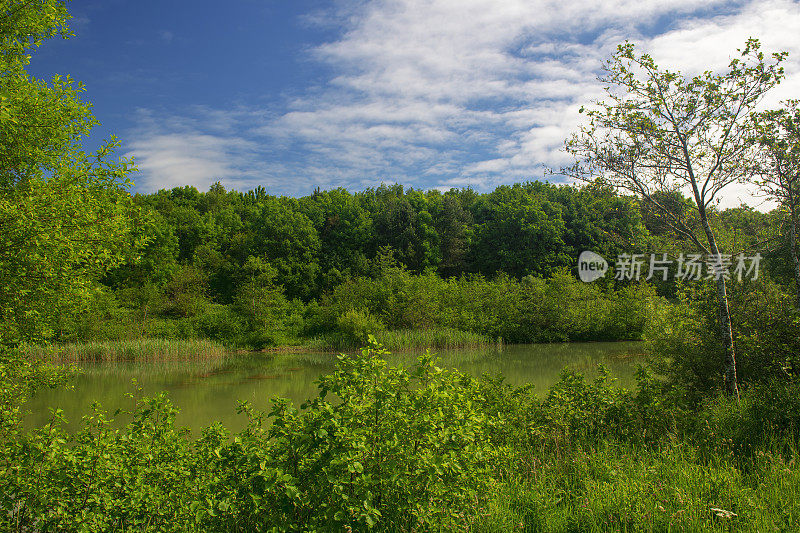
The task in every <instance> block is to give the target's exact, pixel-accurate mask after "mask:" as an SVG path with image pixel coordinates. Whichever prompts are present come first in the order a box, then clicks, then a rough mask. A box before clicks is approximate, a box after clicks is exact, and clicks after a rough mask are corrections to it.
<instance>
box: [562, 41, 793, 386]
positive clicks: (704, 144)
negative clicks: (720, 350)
mask: <svg viewBox="0 0 800 533" xmlns="http://www.w3.org/2000/svg"><path fill="white" fill-rule="evenodd" d="M785 57H786V54H785V53H776V54H772V55H771V56H769V57H766V56H765V55H764V53H763V52H761V50H760V44H759V41H758V40H756V39H749V40H748V41H747V42H746V44H745V46H744V48H742V49H741V50H739V56H738V57H736V58H734V59H733V60H732V61H731V62H730V63H729V65H728V68H727V70H726V71H725V72H722V73H714V72H711V71H706V72H703V73H702V74H699V75H696V76H693V77H687V76H684V75H682V74H681V73H680V72H677V71H675V72H673V71H670V70H666V69H662V68H660V67H659V66H658V65H657V64H656V63H655V61H654V59H653V58H652V57H651V56H650V55H648V54H646V53H645V54H638V53H637V51H636V50H635V49H634V45H633V44H631V43H627V42H626V43H625V44H622V45H619V46H618V47H617V51H616V52H615V53H614V54H613V55H612V56H611V58H610V59H609V60H608V61H606V62H605V63H604V66H603V73H602V74H601V76H600V77H599V78H598V79H599V80H600V81H601V82H602V83H603V84H604V85H605V92H606V97H607V98H606V99H605V100H604V101H598V102H595V105H593V106H592V108H591V109H583V108H582V109H581V112H582V113H585V114H586V115H587V117H588V124H587V125H586V126H584V127H582V128H581V130H580V131H579V132H578V133H576V134H575V135H573V136H572V137H571V138H570V139H568V140H567V142H566V149H567V152H569V153H570V154H572V155H573V156H574V157H575V158H576V162H575V164H574V165H572V166H571V167H568V168H565V169H562V172H563V173H565V174H567V175H570V176H573V177H577V178H579V179H584V180H591V179H595V178H596V177H598V176H599V177H602V178H603V179H605V180H607V181H608V182H609V183H611V184H612V185H614V186H616V187H618V188H620V189H623V190H626V191H629V192H630V193H633V194H634V195H636V196H638V197H639V198H640V200H641V201H642V202H643V204H645V205H647V206H648V207H649V208H651V209H652V210H653V211H654V212H657V213H659V215H660V216H661V217H662V220H663V222H664V224H665V225H666V226H667V227H669V228H670V229H671V230H673V231H674V232H675V233H676V234H677V235H679V236H682V237H683V238H685V239H687V240H688V241H689V242H691V243H693V245H694V246H695V247H696V249H697V251H699V252H702V253H704V254H705V255H706V257H708V256H711V257H717V258H719V257H720V253H721V251H720V249H719V247H718V245H717V239H716V236H715V234H714V230H713V229H712V226H711V224H710V222H709V215H710V213H711V212H712V211H713V209H714V207H715V205H716V204H717V203H718V201H719V199H720V197H721V195H722V193H723V191H724V190H725V189H726V188H727V187H728V186H730V185H731V184H734V183H737V182H743V181H745V180H748V179H750V178H751V177H752V166H751V165H749V164H746V163H745V162H746V161H747V160H748V157H751V156H752V152H753V150H754V147H753V143H752V142H750V141H751V139H752V131H753V129H752V127H753V125H752V122H751V120H750V117H751V114H752V113H753V112H754V111H755V108H756V106H757V105H758V104H759V102H760V101H761V99H762V97H763V96H764V94H765V93H766V92H767V91H769V90H770V89H771V88H772V87H774V86H775V85H776V84H778V83H779V82H780V80H781V78H782V77H783V69H782V67H781V65H780V64H781V62H782V61H783V60H784V59H785ZM676 191H679V192H682V193H684V194H687V195H688V196H689V197H690V198H691V199H692V200H693V206H692V207H693V209H694V210H695V211H696V213H694V214H695V215H696V219H697V220H698V221H699V227H697V226H694V225H691V224H688V223H687V222H686V217H685V214H683V213H680V212H675V210H674V209H673V208H672V206H670V205H668V204H666V203H664V202H662V201H661V199H662V198H668V197H671V196H672V195H673V194H674V193H675V192H676ZM693 218H694V217H693ZM715 284H716V300H717V310H718V318H719V322H718V323H719V335H720V340H721V341H722V345H723V346H724V350H725V359H724V360H725V362H724V368H723V369H721V370H722V373H723V376H724V382H725V389H726V390H727V391H728V392H729V393H730V394H732V395H734V396H736V397H738V394H739V391H738V385H737V379H736V351H735V347H734V343H733V331H732V325H731V318H730V310H729V307H728V296H727V287H726V279H725V276H717V277H716V279H715Z"/></svg>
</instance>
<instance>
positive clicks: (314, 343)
mask: <svg viewBox="0 0 800 533" xmlns="http://www.w3.org/2000/svg"><path fill="white" fill-rule="evenodd" d="M374 336H375V339H376V340H377V341H378V342H379V343H381V344H382V345H383V346H384V347H386V348H387V349H388V350H390V351H393V352H402V351H407V350H418V349H424V348H432V349H436V350H442V349H449V348H468V347H475V346H490V345H493V344H495V343H496V342H497V341H495V340H493V339H491V338H489V337H487V336H486V335H481V334H478V333H472V332H469V331H461V330H458V329H451V328H428V329H401V330H389V331H378V332H375V333H374ZM365 343H366V339H364V340H354V339H352V338H351V337H348V336H345V335H339V334H337V333H336V332H334V333H329V334H326V335H323V336H321V337H317V338H314V339H311V340H310V341H309V342H308V343H307V344H306V347H307V348H308V349H311V350H333V351H336V350H352V349H357V348H361V347H362V346H364V344H365Z"/></svg>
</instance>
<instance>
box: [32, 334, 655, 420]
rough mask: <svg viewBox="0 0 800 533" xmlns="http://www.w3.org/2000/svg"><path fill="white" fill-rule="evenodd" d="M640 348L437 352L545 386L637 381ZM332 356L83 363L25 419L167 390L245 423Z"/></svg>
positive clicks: (396, 359)
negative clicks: (567, 374) (589, 379)
mask: <svg viewBox="0 0 800 533" xmlns="http://www.w3.org/2000/svg"><path fill="white" fill-rule="evenodd" d="M640 352H641V344H640V343H574V344H538V345H511V346H504V347H502V348H501V349H498V348H495V347H493V348H488V349H478V350H476V349H466V350H449V351H445V352H442V353H440V354H439V356H440V358H441V366H444V367H448V368H458V369H459V370H461V371H462V372H466V373H469V374H473V375H481V374H484V373H487V374H492V375H498V374H501V375H503V376H504V377H505V379H506V381H507V382H509V383H512V384H514V385H522V384H532V385H533V386H534V390H535V391H537V392H538V393H539V394H542V393H544V392H545V391H546V390H547V388H548V387H549V386H550V385H552V384H553V383H554V382H555V381H556V380H557V379H558V376H559V374H560V372H561V370H562V369H564V368H565V367H567V368H571V369H575V370H577V371H579V372H582V373H584V374H586V375H588V376H592V375H595V374H596V372H597V364H598V363H602V364H604V365H605V366H606V367H608V368H609V369H610V370H611V373H612V374H613V376H615V377H617V378H619V383H620V385H622V386H632V385H633V383H634V380H633V374H634V372H635V367H636V365H635V364H634V363H635V362H636V361H637V360H639V361H640V360H641V359H640V358H639V355H640ZM388 359H389V360H390V362H391V363H393V364H402V365H405V366H410V365H413V364H414V362H415V359H416V356H415V355H413V354H395V355H391V356H389V357H388ZM334 362H335V357H334V356H333V355H331V354H244V355H242V354H232V355H231V357H230V358H229V359H228V360H226V361H225V362H223V363H219V362H216V363H207V362H203V363H178V362H175V363H103V364H84V365H82V369H83V372H82V373H81V374H80V375H78V376H77V377H76V378H75V379H74V380H73V385H74V387H73V389H72V390H65V389H57V390H46V391H41V392H40V393H38V394H37V395H36V396H35V397H34V398H33V399H31V400H30V401H29V402H28V404H27V408H28V410H29V411H30V413H29V415H28V416H27V417H26V425H27V426H29V427H35V426H38V425H41V424H43V423H45V422H46V421H47V420H48V418H49V416H50V414H49V413H50V409H51V408H56V407H58V408H61V409H63V410H64V415H65V417H66V418H67V420H68V421H69V427H70V428H75V427H77V425H78V424H79V423H80V419H81V417H82V416H83V415H85V414H86V413H87V412H88V409H89V407H90V406H91V405H92V402H93V401H95V400H97V401H99V402H100V403H101V405H102V406H103V407H104V408H105V409H106V410H107V411H109V412H111V413H113V412H114V411H115V410H116V409H130V407H131V405H132V404H131V400H130V399H129V398H127V397H126V396H125V393H126V392H133V393H138V392H137V391H138V390H141V393H142V394H145V395H151V394H155V393H157V392H159V391H162V390H165V391H167V392H168V393H169V396H170V398H171V399H172V401H173V402H174V403H175V405H176V406H178V407H179V408H180V410H181V412H180V414H179V415H178V418H177V423H178V425H182V426H187V427H190V428H192V429H193V430H197V429H200V428H202V427H204V426H208V425H209V424H211V423H212V422H215V421H221V422H222V423H223V424H225V425H226V426H227V427H229V428H230V429H232V430H237V429H240V428H241V427H242V426H243V425H244V424H245V419H244V417H243V416H241V415H238V414H237V413H236V407H237V402H238V401H249V402H251V403H252V404H253V405H254V406H255V407H257V408H262V409H265V408H267V407H268V406H269V399H270V398H273V397H275V396H281V397H285V398H289V399H291V400H293V401H294V402H296V403H300V402H302V401H303V400H305V399H307V398H309V397H311V396H313V395H315V394H316V390H317V389H316V386H315V385H314V381H315V380H316V379H317V378H318V377H319V376H320V375H321V374H324V373H327V372H330V371H331V370H333V365H334Z"/></svg>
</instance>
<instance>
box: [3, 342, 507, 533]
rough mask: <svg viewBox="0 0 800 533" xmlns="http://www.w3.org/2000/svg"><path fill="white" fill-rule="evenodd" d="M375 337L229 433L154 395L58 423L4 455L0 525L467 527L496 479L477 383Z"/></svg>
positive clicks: (304, 528)
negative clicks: (379, 344) (74, 423)
mask: <svg viewBox="0 0 800 533" xmlns="http://www.w3.org/2000/svg"><path fill="white" fill-rule="evenodd" d="M382 353H384V352H383V351H381V350H380V349H379V348H378V349H369V348H368V349H365V350H364V351H363V352H362V353H361V354H360V355H358V356H355V357H349V356H341V357H340V359H339V363H338V365H337V368H336V370H335V372H334V373H333V374H331V375H328V376H324V377H323V378H321V379H320V382H319V388H320V392H319V395H318V396H317V397H316V398H314V399H312V400H311V401H309V402H307V403H306V404H304V405H303V406H301V407H300V409H299V410H298V409H296V408H294V407H292V406H291V405H290V404H289V403H288V402H287V401H285V400H276V401H275V403H274V407H273V409H272V410H271V412H270V413H269V414H264V413H257V412H255V411H253V410H252V409H250V408H249V407H247V406H244V407H243V408H242V410H243V411H244V412H245V413H247V414H248V416H249V417H250V424H249V425H248V427H247V428H246V429H245V430H244V431H242V432H241V433H240V434H238V435H236V436H235V437H234V438H233V439H231V438H229V435H228V434H227V433H226V432H225V431H224V430H223V429H221V428H220V427H218V426H214V427H211V428H209V429H207V430H206V431H205V432H204V433H203V436H202V437H201V438H199V439H197V440H192V439H191V438H189V436H188V434H187V433H186V432H184V431H180V430H178V429H176V428H175V427H174V416H175V409H174V408H173V407H172V406H171V405H170V403H169V402H168V401H167V400H166V398H165V397H164V396H163V395H162V396H158V397H155V398H153V399H149V400H144V401H143V402H140V403H139V404H138V405H137V407H136V408H135V409H134V411H133V413H132V421H131V422H130V423H129V424H128V425H127V426H125V427H123V428H115V426H114V425H113V424H112V423H111V421H110V420H107V419H106V418H105V416H104V415H103V414H102V413H101V412H100V411H99V410H97V409H95V411H94V413H93V414H92V415H91V416H89V417H87V418H86V419H85V421H84V429H83V430H81V431H79V432H78V433H76V434H73V435H69V434H67V433H66V432H65V431H64V430H63V429H62V426H61V422H62V421H61V419H60V416H59V414H58V413H56V415H55V418H54V420H53V423H52V424H50V425H49V426H47V427H46V428H42V429H40V430H37V431H36V432H34V433H32V434H31V435H29V436H28V437H27V438H25V439H19V440H15V441H13V442H12V443H11V444H10V445H8V446H6V449H5V450H3V451H4V452H5V453H4V454H3V456H2V459H0V472H2V474H3V475H2V476H1V477H0V508H2V510H3V512H2V513H0V526H2V528H3V529H4V530H12V529H14V530H20V531H24V530H29V529H31V528H35V529H37V530H40V531H101V530H103V531H106V530H137V531H187V530H203V531H225V532H229V531H309V530H357V531H363V530H367V529H370V528H372V527H373V526H375V525H376V524H380V525H381V527H382V528H383V529H389V530H404V531H408V530H420V529H425V530H431V529H437V530H441V529H451V528H453V527H464V526H466V525H467V524H468V523H470V522H471V520H473V519H474V516H473V511H471V510H470V509H471V508H473V506H472V502H473V501H475V499H476V498H478V497H479V496H480V495H481V494H485V493H486V491H487V490H489V487H490V486H491V485H492V484H494V483H496V481H495V479H494V477H493V476H492V474H491V472H490V471H489V469H488V467H487V465H489V464H490V463H491V462H492V461H493V459H494V458H495V454H496V450H495V448H494V447H493V446H492V444H491V441H490V437H491V434H490V433H489V432H488V428H489V427H490V424H489V423H488V421H487V419H486V416H485V414H484V412H483V411H482V406H483V405H484V404H485V402H486V400H487V399H486V397H485V396H483V395H482V389H481V388H480V387H477V386H476V384H475V381H474V380H471V379H469V378H467V377H465V376H463V375H461V374H459V373H458V372H455V371H452V372H451V371H443V370H442V369H440V368H437V367H436V366H435V365H434V363H433V360H432V358H431V357H430V355H428V354H426V355H424V356H422V357H421V358H420V361H419V364H418V365H417V366H416V367H415V368H413V369H411V370H405V369H402V368H391V367H387V365H386V363H385V362H384V361H382V360H381V359H379V358H378V357H377V356H379V355H381V354H382Z"/></svg>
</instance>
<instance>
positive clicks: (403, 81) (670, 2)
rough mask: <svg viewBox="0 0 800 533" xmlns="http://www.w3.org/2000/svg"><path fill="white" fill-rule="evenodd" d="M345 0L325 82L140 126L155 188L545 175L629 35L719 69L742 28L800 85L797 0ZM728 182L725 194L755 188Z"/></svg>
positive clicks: (675, 59)
mask: <svg viewBox="0 0 800 533" xmlns="http://www.w3.org/2000/svg"><path fill="white" fill-rule="evenodd" d="M337 6H338V7H337V8H335V9H334V10H333V11H332V12H329V13H319V12H317V13H311V14H309V15H308V16H307V17H306V21H307V22H308V23H310V24H319V23H321V21H323V20H335V21H337V23H338V24H340V25H343V27H342V29H341V34H340V36H339V38H337V39H336V40H333V41H331V42H328V43H325V44H323V45H321V46H318V47H317V48H315V49H313V50H312V51H311V56H312V58H313V59H314V60H316V61H319V62H322V63H324V64H325V65H326V66H327V67H330V68H332V69H333V72H334V73H335V74H334V75H333V77H332V78H331V79H330V80H329V81H328V82H327V83H326V84H324V85H321V86H317V87H309V88H308V92H307V93H306V94H305V95H300V96H299V97H295V98H294V99H293V100H291V101H288V102H286V107H285V109H283V110H279V111H278V112H277V113H276V112H275V109H271V110H269V112H267V111H265V110H259V109H236V110H213V109H207V108H195V109H192V110H190V111H189V112H188V114H189V116H194V117H202V120H195V121H193V123H192V125H191V127H188V128H187V127H186V124H183V123H182V122H181V120H182V119H176V118H175V117H172V118H169V117H167V118H165V119H163V120H162V122H161V123H160V124H159V125H158V127H154V126H153V125H152V124H151V125H150V126H148V127H145V128H142V130H141V132H140V135H138V136H136V137H135V140H134V142H133V143H132V144H131V147H132V152H133V153H135V154H137V155H138V156H139V162H140V166H141V167H142V169H143V170H144V171H145V173H146V174H147V175H148V176H158V177H157V178H152V179H151V178H148V183H150V184H161V183H173V182H175V183H178V182H180V183H194V184H196V185H198V186H205V185H206V184H207V183H210V181H209V180H212V181H213V180H214V179H216V178H218V177H228V179H229V180H230V181H231V183H237V184H240V185H242V184H246V183H252V182H261V183H267V184H271V185H273V186H274V187H276V188H280V189H281V190H280V191H279V192H284V193H295V192H308V191H310V190H311V189H313V187H314V186H322V187H330V186H346V187H352V188H360V187H363V186H364V184H368V183H376V182H379V181H380V180H387V181H394V180H397V181H401V182H404V183H407V184H410V185H414V186H417V187H447V186H464V185H471V186H475V187H478V188H482V189H485V188H489V187H493V186H496V185H497V184H500V183H509V182H513V181H517V180H521V179H536V178H540V177H542V175H543V166H544V165H547V166H554V167H557V166H560V165H562V164H564V163H566V162H567V159H566V156H565V154H564V153H563V152H562V151H561V147H562V146H563V141H564V139H565V138H567V137H568V136H569V134H570V133H571V132H573V131H575V129H576V128H577V126H578V124H579V121H580V116H579V114H578V111H577V110H578V108H579V107H580V105H581V104H585V103H588V102H589V101H591V100H593V99H597V98H600V97H602V87H601V86H600V85H599V83H598V82H596V79H595V78H596V74H597V72H598V71H599V67H600V65H601V62H602V60H603V59H604V58H607V57H608V56H609V55H610V53H611V52H612V51H613V50H614V47H615V46H616V45H617V44H618V43H620V42H621V41H623V40H626V39H628V40H631V41H633V42H636V43H637V46H638V47H639V48H640V49H643V50H647V51H649V52H651V53H652V55H653V56H654V57H655V58H656V60H657V62H658V63H659V64H660V65H661V66H663V67H667V68H671V69H682V70H683V71H685V72H686V73H695V72H698V71H701V70H705V69H707V68H709V67H711V68H720V67H724V66H725V65H726V64H727V62H728V61H729V60H730V58H731V57H732V56H733V54H734V53H735V50H736V48H737V47H740V46H741V45H742V44H743V43H744V40H745V39H746V38H747V37H748V36H751V35H752V36H756V37H760V38H761V39H762V41H763V43H764V49H765V50H788V51H789V52H790V53H791V57H792V59H791V61H790V62H789V64H788V65H787V71H788V72H790V75H789V76H788V77H787V79H786V81H785V82H784V84H783V86H782V87H781V88H780V89H779V90H778V91H776V93H775V97H774V98H773V101H777V99H779V98H787V97H790V96H796V95H797V94H798V92H800V69H799V68H798V66H800V65H798V59H800V40H798V39H797V37H796V35H797V34H798V31H800V4H798V3H797V2H794V1H791V0H750V1H730V0H707V1H705V2H697V1H696V0H610V1H604V2H596V1H594V0H593V1H588V0H581V1H569V2H564V1H563V0H503V1H502V2H498V1H494V2H492V1H488V0H378V1H373V2H356V1H344V2H339V3H338V4H337ZM325 15H328V16H327V17H326V16H325ZM248 158H249V159H248ZM172 172H178V176H179V177H172V174H171V173H172ZM192 180H198V181H196V182H192ZM153 186H155V185H153ZM159 186H160V185H159ZM732 192H734V193H735V194H732V195H729V196H730V198H726V203H728V204H731V203H732V204H735V203H738V199H737V196H739V195H745V196H742V197H743V198H745V197H746V193H743V192H741V191H739V190H737V191H732Z"/></svg>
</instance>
